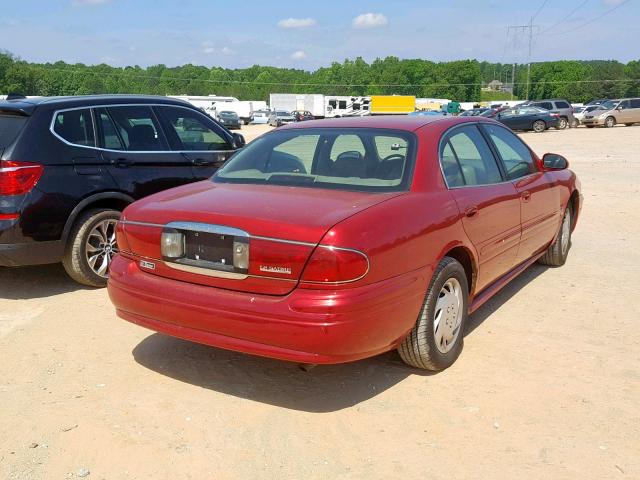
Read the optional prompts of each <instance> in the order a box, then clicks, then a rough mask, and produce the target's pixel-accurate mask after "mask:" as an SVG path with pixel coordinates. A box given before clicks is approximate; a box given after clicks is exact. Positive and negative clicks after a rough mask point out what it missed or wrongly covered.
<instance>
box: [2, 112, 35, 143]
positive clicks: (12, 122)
mask: <svg viewBox="0 0 640 480" xmlns="http://www.w3.org/2000/svg"><path fill="white" fill-rule="evenodd" d="M28 119H29V117H25V116H24V115H14V114H10V113H3V112H0V147H7V146H9V145H11V144H12V143H13V141H14V140H15V139H16V137H17V136H18V134H19V133H20V131H21V130H22V127H24V125H25V123H27V120H28Z"/></svg>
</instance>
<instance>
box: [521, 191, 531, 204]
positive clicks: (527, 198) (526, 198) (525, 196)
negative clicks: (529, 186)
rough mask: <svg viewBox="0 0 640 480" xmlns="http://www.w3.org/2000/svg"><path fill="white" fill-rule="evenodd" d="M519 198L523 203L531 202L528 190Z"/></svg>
mask: <svg viewBox="0 0 640 480" xmlns="http://www.w3.org/2000/svg"><path fill="white" fill-rule="evenodd" d="M520 198H522V201H523V202H528V201H529V200H531V192H530V191H529V190H525V191H524V192H522V193H521V194H520Z"/></svg>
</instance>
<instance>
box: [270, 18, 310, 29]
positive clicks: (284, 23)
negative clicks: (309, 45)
mask: <svg viewBox="0 0 640 480" xmlns="http://www.w3.org/2000/svg"><path fill="white" fill-rule="evenodd" d="M315 24H316V21H315V20H314V19H313V18H285V19H283V20H280V21H279V22H278V26H279V27H280V28H309V27H313V26H314V25H315Z"/></svg>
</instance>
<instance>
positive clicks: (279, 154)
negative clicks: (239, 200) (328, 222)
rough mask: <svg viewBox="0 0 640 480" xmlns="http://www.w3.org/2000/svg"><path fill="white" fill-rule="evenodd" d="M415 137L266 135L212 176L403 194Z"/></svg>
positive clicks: (340, 132) (309, 131) (377, 132)
mask: <svg viewBox="0 0 640 480" xmlns="http://www.w3.org/2000/svg"><path fill="white" fill-rule="evenodd" d="M415 148H416V146H415V137H414V136H413V134H411V133H409V132H404V131H396V130H385V129H373V128H317V129H313V128H305V129H295V130H280V131H275V132H273V133H269V134H267V135H264V136H262V137H260V138H258V139H257V140H254V141H253V142H251V143H250V144H249V145H248V146H247V147H245V148H243V149H242V150H240V151H239V152H238V153H236V154H235V155H234V156H233V158H232V159H231V160H230V161H229V162H228V163H227V164H226V165H225V166H224V167H223V168H221V169H220V170H218V173H217V174H216V175H215V177H214V182H221V183H245V184H246V183H249V184H251V183H267V184H275V185H287V186H299V187H311V188H330V189H338V190H360V191H371V192H377V191H379V192H389V191H402V190H407V189H408V185H409V183H410V181H411V172H412V170H413V163H414V158H415Z"/></svg>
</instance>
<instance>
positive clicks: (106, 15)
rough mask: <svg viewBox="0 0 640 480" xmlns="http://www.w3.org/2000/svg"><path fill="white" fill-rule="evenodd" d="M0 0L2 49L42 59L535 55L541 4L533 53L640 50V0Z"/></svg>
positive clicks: (291, 62) (229, 61) (558, 56)
mask: <svg viewBox="0 0 640 480" xmlns="http://www.w3.org/2000/svg"><path fill="white" fill-rule="evenodd" d="M0 7H1V8H0V50H7V51H9V52H11V53H13V54H14V55H16V56H18V57H20V58H22V59H24V60H27V61H32V62H55V61H58V60H63V61H65V62H69V63H76V62H81V63H86V64H98V63H107V64H110V65H113V66H126V65H140V66H148V65H155V64H160V63H162V64H165V65H168V66H176V65H183V64H187V63H192V64H194V65H205V66H208V67H211V66H222V67H227V68H240V67H248V66H251V65H255V64H258V65H272V66H278V67H293V68H301V69H305V70H314V69H316V68H318V67H321V66H328V65H330V64H331V62H333V61H338V62H342V61H343V60H344V59H345V58H349V59H353V58H355V57H357V56H361V57H363V58H364V59H365V60H367V61H371V60H373V59H375V58H376V57H385V56H388V55H394V56H397V57H400V58H424V59H429V60H434V61H446V60H458V59H467V58H475V59H478V60H487V61H491V62H499V61H502V62H504V63H512V62H516V63H526V61H527V56H528V54H527V51H528V45H527V41H528V35H527V34H525V33H524V32H523V31H522V30H513V29H512V30H511V32H510V34H508V32H507V26H508V25H525V24H528V23H529V21H530V18H531V17H532V16H535V19H534V21H533V24H534V25H536V26H537V27H536V28H535V29H534V32H536V33H539V34H537V35H534V37H533V43H532V45H533V48H532V56H531V58H532V60H533V61H544V60H562V59H572V60H574V59H576V60H592V59H615V60H620V61H622V62H625V63H626V62H628V61H629V60H634V59H635V60H637V59H640V42H639V40H640V0H563V1H561V2H560V1H554V0H551V1H545V0H530V1H526V2H524V1H510V0H502V1H498V0H447V1H443V0H437V1H432V0H369V1H361V0H346V1H345V0H342V1H338V0H312V1H309V0H277V1H273V0H267V1H265V0H237V1H231V0H227V1H219V0H180V1H176V0H46V1H42V0H20V1H16V0H0ZM616 7H617V9H616V10H615V11H613V12H611V13H610V14H608V15H606V16H604V17H602V19H598V17H599V16H601V15H603V14H604V13H605V12H606V11H607V10H609V9H612V8H616ZM572 12H573V13H572ZM588 22H591V23H589V24H588V25H585V24H586V23H588Z"/></svg>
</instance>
